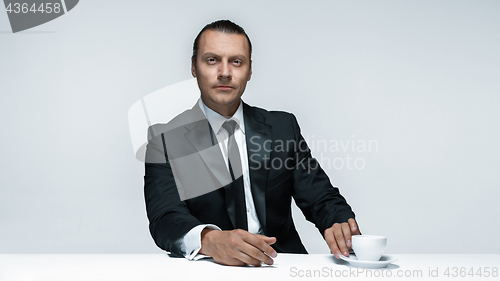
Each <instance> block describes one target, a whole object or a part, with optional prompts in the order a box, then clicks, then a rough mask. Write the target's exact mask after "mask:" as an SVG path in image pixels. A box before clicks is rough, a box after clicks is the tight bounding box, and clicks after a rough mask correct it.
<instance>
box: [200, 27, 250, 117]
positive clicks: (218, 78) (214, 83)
mask: <svg viewBox="0 0 500 281" xmlns="http://www.w3.org/2000/svg"><path fill="white" fill-rule="evenodd" d="M198 46H199V47H198V58H197V61H196V63H193V64H192V66H191V73H192V74H193V76H194V77H196V79H197V80H198V87H200V91H201V98H202V100H203V102H204V103H205V104H206V105H207V106H208V107H210V108H211V109H213V110H214V111H216V112H218V113H219V114H221V115H225V116H229V115H232V114H234V112H235V111H236V109H237V108H238V106H239V104H240V99H241V95H243V92H244V91H245V87H246V85H247V81H249V80H250V77H251V75H252V68H251V63H252V62H251V60H250V47H249V45H248V41H247V39H246V37H245V35H243V34H227V33H222V32H217V31H213V30H207V31H205V32H204V33H203V34H202V35H201V37H200V41H199V45H198Z"/></svg>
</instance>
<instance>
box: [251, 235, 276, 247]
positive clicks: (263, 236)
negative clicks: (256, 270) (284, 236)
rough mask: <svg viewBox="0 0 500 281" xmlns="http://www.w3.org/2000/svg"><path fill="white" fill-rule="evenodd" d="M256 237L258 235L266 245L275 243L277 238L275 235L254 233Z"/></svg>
mask: <svg viewBox="0 0 500 281" xmlns="http://www.w3.org/2000/svg"><path fill="white" fill-rule="evenodd" d="M255 235H256V236H257V237H259V238H260V239H262V240H264V242H266V243H267V245H272V244H274V243H276V241H277V239H276V237H268V236H265V235H262V234H255Z"/></svg>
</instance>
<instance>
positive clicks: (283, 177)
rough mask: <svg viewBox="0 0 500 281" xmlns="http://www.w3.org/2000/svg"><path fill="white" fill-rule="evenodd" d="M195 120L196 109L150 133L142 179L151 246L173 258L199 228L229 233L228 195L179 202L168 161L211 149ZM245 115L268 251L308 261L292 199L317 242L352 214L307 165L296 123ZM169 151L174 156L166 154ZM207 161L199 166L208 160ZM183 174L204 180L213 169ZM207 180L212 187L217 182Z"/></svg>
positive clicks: (204, 126) (314, 165)
mask: <svg viewBox="0 0 500 281" xmlns="http://www.w3.org/2000/svg"><path fill="white" fill-rule="evenodd" d="M200 113H201V110H200V109H199V106H198V104H196V105H195V106H194V107H193V108H192V109H191V110H187V111H185V112H184V113H182V114H180V115H179V116H177V117H176V118H174V119H173V120H172V121H171V122H169V123H168V124H158V125H154V126H152V127H150V136H149V143H148V147H147V153H146V155H147V156H146V165H145V167H146V171H145V176H144V182H145V185H144V193H145V199H146V209H147V214H148V219H149V222H150V232H151V235H152V236H153V239H154V240H155V242H156V244H157V245H158V247H160V248H162V249H164V250H166V251H169V252H170V253H171V256H182V253H181V250H180V245H179V241H180V239H181V238H182V237H183V236H184V235H185V234H186V233H187V232H188V231H189V230H191V229H192V228H193V227H195V226H197V225H200V224H209V223H210V224H215V225H217V226H219V227H220V228H221V229H222V230H231V229H234V227H233V221H234V209H232V206H231V203H230V202H231V198H228V196H227V195H228V194H227V193H226V187H224V188H219V189H216V190H214V191H212V192H209V193H206V194H204V195H201V196H198V197H194V198H191V199H187V200H181V197H180V195H179V193H180V192H181V189H178V188H177V184H179V182H177V184H176V180H175V179H174V174H173V171H172V166H171V165H170V162H169V159H168V157H171V158H176V157H180V156H182V155H177V156H176V153H177V152H179V151H180V152H179V153H181V154H186V151H191V152H193V153H195V154H196V151H200V149H204V148H206V146H207V143H210V144H213V139H212V142H208V140H210V139H211V138H212V137H211V134H210V127H209V123H208V121H207V120H206V119H203V118H199V117H200ZM201 114H203V113H201ZM243 114H244V118H245V120H244V121H245V137H246V141H247V152H248V160H249V173H250V182H251V190H252V196H253V199H254V203H255V208H256V212H257V216H258V219H259V221H260V223H261V226H262V229H263V231H264V234H265V235H267V236H272V237H276V238H277V242H276V243H275V244H274V245H273V248H274V249H275V250H276V251H277V252H282V253H283V252H285V253H307V251H306V249H305V247H304V246H303V244H302V242H301V240H300V237H299V235H298V233H297V231H296V229H295V226H294V223H293V220H292V214H291V200H292V197H293V198H294V199H295V202H296V204H297V206H298V207H299V208H300V209H301V210H302V212H303V214H304V215H305V217H306V219H307V220H309V221H311V222H313V223H314V224H315V225H316V227H317V228H318V229H319V231H320V232H321V234H322V235H324V231H325V229H327V228H329V227H331V226H332V225H333V224H334V223H336V222H339V223H340V222H346V221H347V220H348V219H349V218H354V213H353V212H352V210H351V208H350V206H349V205H348V204H347V202H346V200H345V199H344V198H343V197H342V195H340V193H339V191H338V189H337V188H335V187H333V186H332V185H331V184H330V181H329V179H328V176H327V175H326V174H325V172H324V171H323V170H322V169H321V167H320V166H319V164H318V162H317V161H316V159H314V158H312V156H311V153H310V150H309V148H308V147H307V144H306V142H305V141H304V139H303V137H302V135H301V134H300V128H299V126H298V124H297V120H296V119H295V116H294V115H292V114H290V113H286V112H279V111H267V110H264V109H261V108H257V107H252V106H249V105H247V104H245V103H243ZM171 143H175V145H176V147H178V148H179V149H174V150H175V151H170V149H169V148H167V147H169V144H171ZM217 149H218V146H217ZM167 151H168V154H167ZM161 158H162V159H161ZM202 158H203V156H201V157H200V159H202ZM206 158H207V157H205V159H203V160H205V161H211V160H213V159H206ZM148 159H149V161H148ZM159 159H161V161H159ZM200 161H201V160H200ZM200 167H201V166H200ZM201 170H203V171H201ZM184 172H190V173H193V172H195V173H198V172H199V173H208V174H209V173H210V169H204V168H199V169H198V168H197V169H196V170H195V171H192V170H191V171H184ZM211 179H213V180H214V181H216V180H217V176H214V175H212V177H211ZM181 193H182V192H181Z"/></svg>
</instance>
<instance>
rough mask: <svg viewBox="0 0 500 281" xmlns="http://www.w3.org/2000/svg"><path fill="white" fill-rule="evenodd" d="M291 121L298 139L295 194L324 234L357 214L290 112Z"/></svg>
mask: <svg viewBox="0 0 500 281" xmlns="http://www.w3.org/2000/svg"><path fill="white" fill-rule="evenodd" d="M291 122H292V126H293V129H294V135H295V141H296V143H297V146H296V147H297V149H296V151H295V153H294V154H295V157H296V159H295V162H296V163H297V164H296V167H295V170H294V174H293V177H294V195H293V197H294V199H295V202H296V203H297V206H298V207H299V208H300V209H301V210H302V212H303V214H304V216H305V217H306V219H307V220H309V221H311V222H313V223H314V224H315V225H316V227H317V228H318V229H319V231H320V232H321V235H323V236H324V232H325V230H326V229H327V228H329V227H331V226H332V225H333V224H334V223H341V222H347V220H348V219H349V218H354V217H355V215H354V212H353V211H352V210H351V207H350V206H349V205H348V204H347V201H346V200H345V198H344V197H343V196H342V195H341V194H340V192H339V190H338V188H336V187H333V186H332V184H331V183H330V179H329V178H328V176H327V175H326V173H325V171H323V169H322V168H321V167H320V165H319V162H318V161H317V160H316V159H315V158H313V157H312V155H311V151H310V149H309V147H308V146H307V143H306V142H305V140H304V138H303V137H302V135H301V133H300V128H299V125H298V123H297V119H296V118H295V116H294V115H291Z"/></svg>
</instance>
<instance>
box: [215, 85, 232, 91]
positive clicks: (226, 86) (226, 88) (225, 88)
mask: <svg viewBox="0 0 500 281" xmlns="http://www.w3.org/2000/svg"><path fill="white" fill-rule="evenodd" d="M215 88H217V89H219V90H231V89H233V87H231V86H228V85H219V86H216V87H215Z"/></svg>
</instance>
